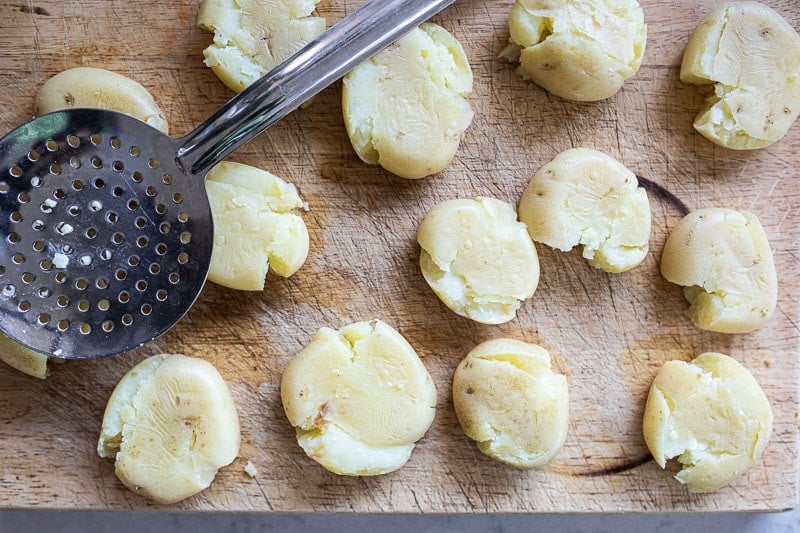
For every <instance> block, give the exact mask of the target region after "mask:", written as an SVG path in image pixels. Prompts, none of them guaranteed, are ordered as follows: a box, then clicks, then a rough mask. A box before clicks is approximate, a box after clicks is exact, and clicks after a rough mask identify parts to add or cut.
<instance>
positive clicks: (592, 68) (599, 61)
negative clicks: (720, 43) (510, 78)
mask: <svg viewBox="0 0 800 533" xmlns="http://www.w3.org/2000/svg"><path fill="white" fill-rule="evenodd" d="M508 25H509V30H510V33H511V39H510V44H509V46H508V47H506V49H505V50H503V52H502V54H501V55H502V56H503V57H505V58H507V59H509V60H511V61H519V63H520V67H519V69H518V71H517V72H518V73H519V74H520V75H521V76H522V77H523V78H526V79H531V80H533V81H534V82H536V83H537V84H538V85H540V86H542V87H544V88H545V89H547V90H548V91H550V92H551V93H553V94H555V95H557V96H560V97H562V98H567V99H569V100H578V101H595V100H603V99H605V98H610V97H611V96H613V95H614V94H616V93H617V92H618V91H619V90H620V89H621V88H622V85H623V84H624V83H625V81H626V80H628V79H629V78H631V77H632V76H633V75H634V74H636V72H637V71H638V70H639V67H640V66H641V64H642V59H643V57H644V50H645V44H646V42H647V26H646V24H645V22H644V14H643V12H642V8H641V6H640V5H639V2H637V1H636V0H566V1H565V0H516V2H515V3H514V7H512V8H511V13H510V14H509V20H508Z"/></svg>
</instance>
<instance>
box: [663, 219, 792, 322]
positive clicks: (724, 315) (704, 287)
mask: <svg viewBox="0 0 800 533" xmlns="http://www.w3.org/2000/svg"><path fill="white" fill-rule="evenodd" d="M661 274H662V275H663V276H664V278H665V279H667V281H671V282H672V283H676V284H678V285H682V286H683V287H684V290H683V294H684V296H685V297H686V299H687V300H688V301H689V303H690V306H689V310H688V313H689V316H690V317H691V319H692V322H694V325H695V326H697V327H698V328H702V329H707V330H709V331H718V332H720V333H748V332H750V331H754V330H756V329H758V328H760V327H761V326H763V325H764V324H765V323H766V322H767V319H769V317H770V316H771V315H772V313H773V311H774V310H775V306H776V305H777V300H778V279H777V274H776V272H775V261H774V259H773V257H772V250H771V249H770V246H769V242H768V241H767V235H766V233H764V228H763V227H762V226H761V222H760V221H759V220H758V218H757V217H756V216H755V215H754V214H752V213H747V212H739V211H736V210H734V209H721V208H706V209H699V210H697V211H693V212H692V213H689V214H688V215H686V216H685V217H684V218H683V219H681V220H680V222H678V224H677V225H676V226H675V228H673V230H672V232H671V233H670V234H669V237H667V241H666V243H664V250H663V251H662V253H661Z"/></svg>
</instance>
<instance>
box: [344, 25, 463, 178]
mask: <svg viewBox="0 0 800 533" xmlns="http://www.w3.org/2000/svg"><path fill="white" fill-rule="evenodd" d="M343 81H344V86H343V89H342V111H343V114H344V122H345V127H346V128H347V135H348V136H349V137H350V142H351V144H352V145H353V148H354V149H355V151H356V153H357V154H358V157H360V158H361V159H362V160H363V161H364V162H365V163H369V164H370V165H380V166H381V167H383V168H385V169H386V170H388V171H389V172H391V173H393V174H396V175H398V176H400V177H403V178H408V179H417V178H422V177H425V176H429V175H431V174H435V173H437V172H440V171H441V170H443V169H444V168H445V167H447V165H449V164H450V162H451V161H452V160H453V157H454V156H455V153H456V151H457V150H458V146H459V143H460V142H461V136H462V134H463V133H464V131H466V129H467V128H468V127H469V125H470V123H471V122H472V116H473V112H472V109H470V106H469V103H468V102H467V100H466V99H465V98H464V97H465V96H467V95H468V94H469V93H471V92H472V69H470V66H469V62H468V61H467V56H466V54H465V53H464V49H463V48H462V47H461V44H460V43H459V42H458V40H457V39H456V38H455V37H453V36H452V35H451V34H450V33H448V32H447V30H445V29H444V28H442V27H441V26H437V25H436V24H431V23H425V24H422V25H421V26H420V27H419V28H416V29H414V30H412V31H411V32H410V33H409V34H408V35H406V36H405V37H403V38H402V39H400V40H399V41H398V42H397V43H395V44H393V45H392V46H390V47H389V48H387V49H386V50H384V51H382V52H380V53H378V54H377V55H375V56H374V57H372V58H371V59H369V60H367V61H365V62H364V63H362V64H361V65H359V66H357V67H356V68H354V69H353V70H352V71H350V73H348V74H347V75H346V76H345V77H344V80H343Z"/></svg>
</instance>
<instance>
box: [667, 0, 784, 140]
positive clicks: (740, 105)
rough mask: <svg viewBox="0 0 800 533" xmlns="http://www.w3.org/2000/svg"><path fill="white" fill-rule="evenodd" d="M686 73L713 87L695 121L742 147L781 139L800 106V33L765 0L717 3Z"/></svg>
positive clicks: (689, 49)
mask: <svg viewBox="0 0 800 533" xmlns="http://www.w3.org/2000/svg"><path fill="white" fill-rule="evenodd" d="M681 81H683V82H685V83H691V84H694V85H700V86H704V87H709V88H711V87H713V91H712V92H711V94H709V95H708V97H707V98H706V102H705V105H704V106H703V108H702V109H701V110H700V111H699V113H698V114H697V117H696V118H695V121H694V128H695V129H696V130H697V131H698V132H700V133H701V134H702V135H703V136H704V137H705V138H707V139H708V140H710V141H712V142H714V143H716V144H719V145H720V146H724V147H726V148H732V149H735V150H751V149H757V148H764V147H766V146H769V145H770V144H772V143H774V142H776V141H778V140H780V139H781V138H783V136H784V135H786V133H787V132H788V131H789V128H790V127H791V126H792V124H793V123H794V121H795V120H796V119H797V116H798V114H800V35H798V34H797V31H795V29H794V28H793V27H792V26H791V25H790V24H789V23H788V22H786V20H784V19H783V17H781V15H780V14H779V13H777V12H776V11H774V10H772V9H771V8H770V7H768V6H766V5H764V4H761V3H759V2H730V3H725V4H721V5H719V6H717V7H715V8H714V9H713V10H712V11H711V12H710V13H709V14H708V15H706V16H705V17H704V18H703V19H702V20H701V21H700V23H699V24H698V25H697V28H695V30H694V32H693V33H692V36H691V38H690V39H689V43H688V44H687V46H686V51H685V52H684V55H683V62H682V64H681Z"/></svg>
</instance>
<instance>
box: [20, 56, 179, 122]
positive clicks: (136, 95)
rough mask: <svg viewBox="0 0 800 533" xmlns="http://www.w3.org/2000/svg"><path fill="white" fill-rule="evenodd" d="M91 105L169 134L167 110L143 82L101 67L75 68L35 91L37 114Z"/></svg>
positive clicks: (55, 77)
mask: <svg viewBox="0 0 800 533" xmlns="http://www.w3.org/2000/svg"><path fill="white" fill-rule="evenodd" d="M79 107H91V108H95V109H108V110H110V111H118V112H120V113H124V114H126V115H130V116H132V117H134V118H137V119H139V120H141V121H142V122H145V123H147V124H149V125H151V126H153V127H154V128H156V129H157V130H160V131H163V132H164V133H169V124H167V119H166V118H164V112H163V111H161V108H160V107H158V104H157V103H156V101H155V99H154V98H153V95H152V94H150V92H149V91H148V90H147V89H145V88H144V87H143V86H142V85H141V84H140V83H138V82H136V81H134V80H132V79H130V78H127V77H125V76H123V75H122V74H118V73H116V72H111V71H110V70H105V69H101V68H92V67H76V68H71V69H69V70H65V71H63V72H60V73H58V74H56V75H55V76H53V77H52V78H50V79H49V80H47V81H46V82H45V83H44V85H42V86H41V87H40V88H39V90H38V91H37V92H36V100H35V108H36V114H37V115H44V114H45V113H51V112H53V111H60V110H62V109H71V108H79Z"/></svg>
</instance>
